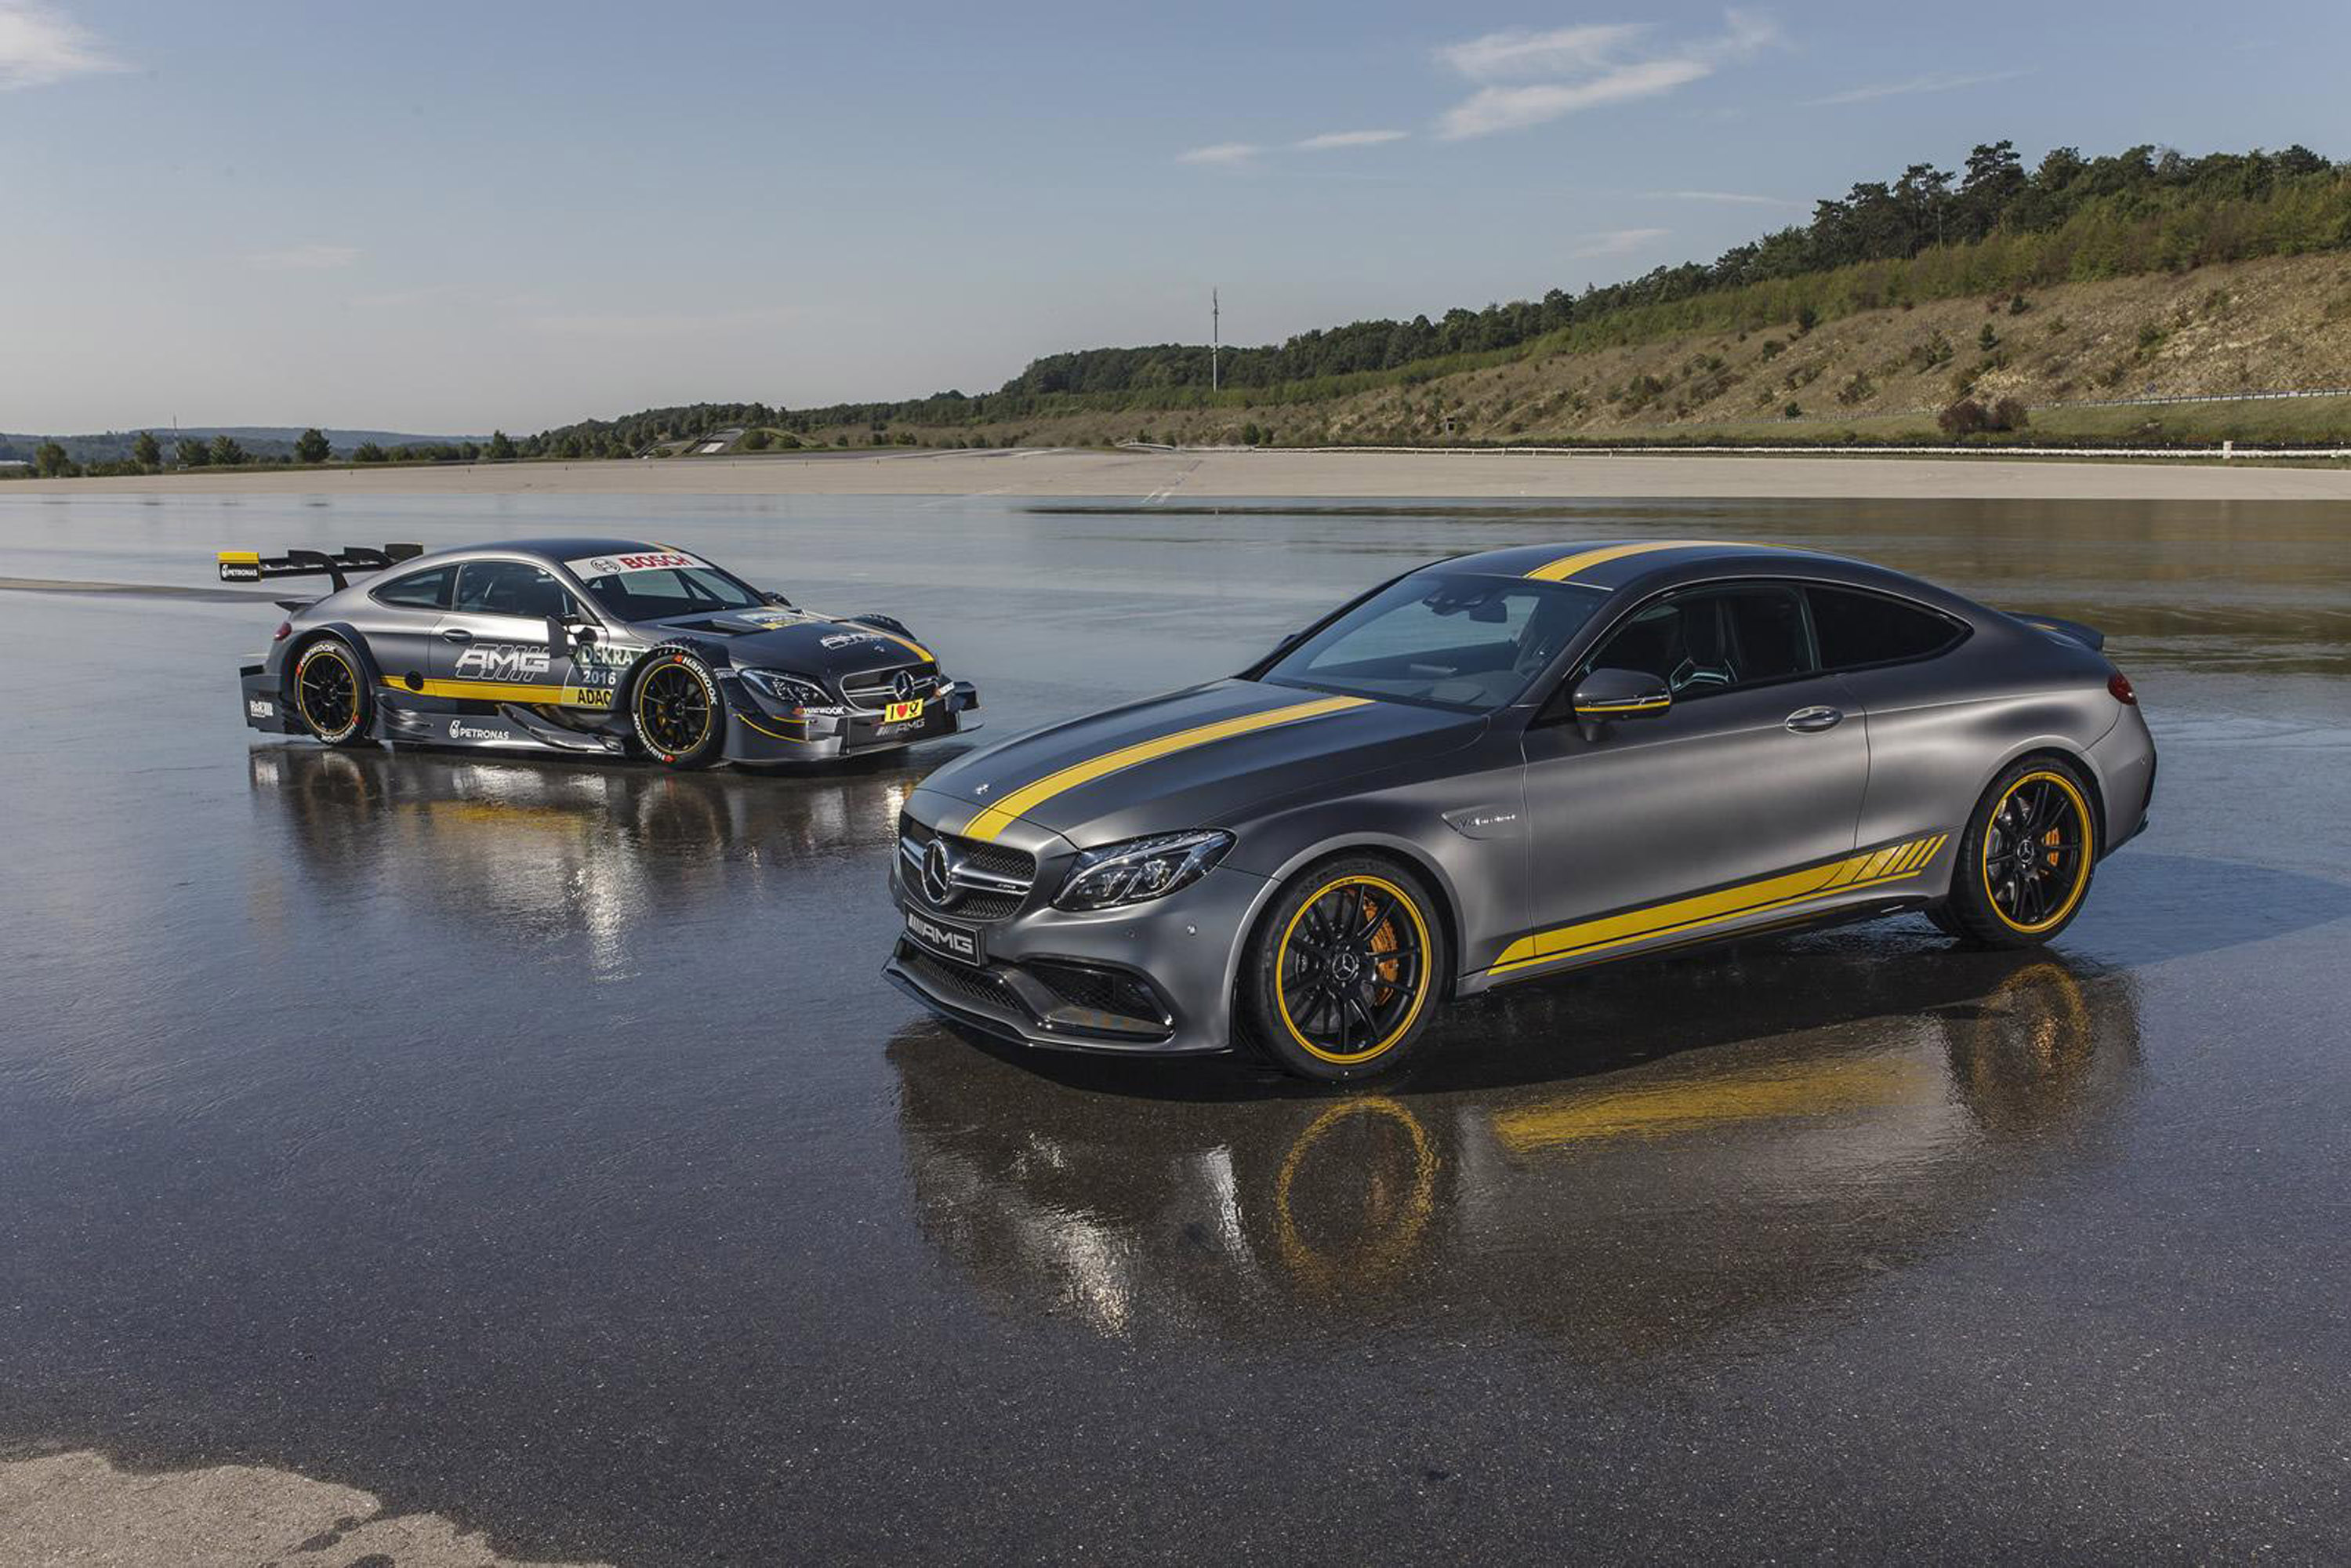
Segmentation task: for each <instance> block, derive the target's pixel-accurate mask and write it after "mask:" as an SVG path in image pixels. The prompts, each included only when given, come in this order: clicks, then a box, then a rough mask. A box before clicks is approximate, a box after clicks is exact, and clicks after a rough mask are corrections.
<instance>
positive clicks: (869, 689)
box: [841, 664, 939, 713]
mask: <svg viewBox="0 0 2351 1568" xmlns="http://www.w3.org/2000/svg"><path fill="white" fill-rule="evenodd" d="M909 673H911V674H913V675H914V682H915V685H916V688H917V689H918V690H919V691H920V692H921V694H922V695H924V696H929V695H931V688H932V687H934V686H935V685H937V684H938V679H939V667H938V666H937V665H936V664H896V665H893V666H892V667H891V668H889V669H886V670H860V671H858V672H857V673H856V674H853V675H843V676H842V677H841V695H842V696H844V697H847V698H848V699H849V705H850V706H852V707H858V708H863V709H865V710H866V711H867V712H869V713H880V712H881V711H882V710H883V708H885V707H887V706H889V705H890V704H892V703H893V702H896V701H897V700H898V694H897V692H896V691H895V690H894V689H893V684H894V683H895V682H896V680H897V679H898V677H899V676H900V675H902V674H909Z"/></svg>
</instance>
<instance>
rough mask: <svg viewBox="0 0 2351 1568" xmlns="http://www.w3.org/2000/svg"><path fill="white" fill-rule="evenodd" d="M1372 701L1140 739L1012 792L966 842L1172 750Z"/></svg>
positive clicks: (1320, 705)
mask: <svg viewBox="0 0 2351 1568" xmlns="http://www.w3.org/2000/svg"><path fill="white" fill-rule="evenodd" d="M1370 703H1371V699H1370V698H1369V697H1323V698H1321V699H1319V700H1318V701H1315V702H1311V703H1295V704H1292V705H1291V706H1289V707H1278V708H1272V709H1269V710H1268V711H1267V712H1264V713H1249V714H1243V715H1241V716H1239V717H1238V718H1227V719H1219V720H1217V722H1216V723H1214V724H1204V725H1199V726H1197V727H1194V728H1191V729H1182V730H1177V731H1176V732H1175V734H1174V735H1163V736H1161V737H1159V738H1158V739H1156V740H1145V741H1139V742H1137V743H1136V744H1134V745H1133V746H1125V747H1120V748H1119V749H1118V750H1116V751H1109V752H1104V753H1103V754H1102V756H1100V757H1097V758H1093V759H1092V761H1089V762H1080V763H1077V764H1075V765H1074V766H1072V767H1069V768H1062V769H1061V771H1060V772H1058V773H1049V774H1047V775H1046V776H1045V777H1044V778H1042V779H1038V780H1037V782H1035V783H1034V784H1030V785H1028V786H1026V787H1024V788H1022V789H1015V790H1014V791H1013V792H1012V793H1011V794H1009V795H1007V796H1005V797H1004V799H1002V800H998V802H997V803H996V804H995V805H993V806H990V807H988V808H987V810H984V811H982V812H980V813H979V814H978V815H977V816H976V817H974V818H973V819H972V820H971V821H970V822H969V824H968V825H967V826H966V827H965V828H964V830H963V836H964V837H965V838H967V839H982V840H988V839H993V838H995V837H996V835H997V834H998V833H1000V832H1002V831H1004V830H1005V827H1006V826H1007V825H1008V823H1010V822H1011V821H1012V820H1013V819H1014V818H1015V817H1018V816H1019V815H1021V814H1022V813H1023V812H1026V811H1029V810H1033V809H1035V808H1036V807H1038V806H1040V805H1042V804H1043V803H1044V802H1045V801H1047V800H1051V799H1052V798H1053V797H1054V796H1056V795H1059V794H1061V793H1062V792H1063V791H1065V790H1070V789H1076V788H1077V787H1078V786H1079V785H1081V784H1087V783H1091V782H1092V781H1093V780H1094V779H1100V778H1102V776H1103V775H1104V774H1107V773H1116V772H1118V771H1119V770H1121V769H1122V768H1133V767H1134V766H1136V765H1137V764H1139V763H1144V762H1149V761H1151V760H1152V759H1153V758H1160V757H1165V756H1167V755H1169V754H1170V753H1172V752H1177V751H1188V750H1190V749H1191V748H1192V747H1196V746H1206V745H1207V744H1208V743H1209V742H1210V741H1213V740H1224V739H1227V738H1228V737H1232V736H1236V735H1247V734H1249V732H1251V731H1252V730H1259V729H1270V728H1272V727H1274V726H1275V725H1278V724H1295V723H1297V722H1298V721H1300V720H1301V719H1309V718H1320V717H1322V716H1323V715H1324V714H1332V713H1338V712H1341V711H1343V710H1344V709H1346V708H1353V707H1365V706H1369V705H1370Z"/></svg>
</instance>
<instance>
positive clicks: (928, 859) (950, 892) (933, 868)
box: [923, 839, 956, 909]
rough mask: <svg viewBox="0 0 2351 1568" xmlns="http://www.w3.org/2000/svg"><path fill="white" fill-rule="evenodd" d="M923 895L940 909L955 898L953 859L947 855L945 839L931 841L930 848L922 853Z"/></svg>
mask: <svg viewBox="0 0 2351 1568" xmlns="http://www.w3.org/2000/svg"><path fill="white" fill-rule="evenodd" d="M923 893H924V895H925V897H927V898H929V899H930V901H931V902H932V903H933V904H936V905H937V906H938V907H940V908H941V909H945V908H946V906H947V904H949V903H950V902H951V901H952V900H953V899H954V898H955V896H956V885H955V858H954V856H952V855H951V854H949V853H948V852H947V845H946V840H945V839H933V840H932V841H931V847H930V848H928V849H926V850H925V851H924V852H923Z"/></svg>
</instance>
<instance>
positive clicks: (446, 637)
mask: <svg viewBox="0 0 2351 1568" xmlns="http://www.w3.org/2000/svg"><path fill="white" fill-rule="evenodd" d="M473 640H474V634H473V633H472V632H468V631H466V630H465V628H464V627H463V626H448V627H444V628H443V629H442V632H441V641H443V642H444V643H470V642H472V641H473ZM1789 722H1790V723H1791V724H1792V723H1794V722H1795V721H1794V720H1793V719H1791V720H1789Z"/></svg>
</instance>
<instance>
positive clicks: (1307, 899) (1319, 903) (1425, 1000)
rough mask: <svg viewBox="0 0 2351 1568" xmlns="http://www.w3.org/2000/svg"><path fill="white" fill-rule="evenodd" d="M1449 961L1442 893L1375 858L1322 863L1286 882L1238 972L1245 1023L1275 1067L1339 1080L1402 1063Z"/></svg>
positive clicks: (1354, 857) (1426, 1016)
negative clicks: (1439, 895) (1440, 900)
mask: <svg viewBox="0 0 2351 1568" xmlns="http://www.w3.org/2000/svg"><path fill="white" fill-rule="evenodd" d="M1447 962H1448V953H1447V934H1446V930H1445V925H1444V922H1443V921H1441V920H1440V919H1438V918H1437V900H1436V899H1435V898H1434V897H1433V896H1432V895H1431V894H1429V892H1428V889H1427V887H1426V884H1425V883H1423V882H1422V881H1421V879H1420V877H1419V876H1418V875H1417V874H1416V873H1413V872H1411V871H1408V870H1406V869H1405V867H1403V866H1402V865H1399V864H1397V863H1396V862H1394V861H1391V860H1389V859H1387V858H1385V857H1384V856H1380V855H1348V856H1344V857H1342V858H1339V859H1335V860H1330V861H1325V862H1322V864H1321V865H1318V866H1315V867H1312V868H1311V869H1310V870H1308V871H1306V872H1304V873H1301V874H1300V875H1299V876H1297V877H1296V878H1294V879H1292V880H1291V882H1290V884H1289V885H1288V886H1286V887H1284V888H1283V889H1282V890H1281V893H1280V895H1279V896H1277V897H1276V898H1275V899H1274V901H1273V904H1272V906H1271V908H1270V909H1269V910H1268V911H1267V912H1266V915H1265V918H1264V919H1263V920H1262V921H1261V922H1260V923H1259V926H1258V930H1257V935H1256V936H1254V937H1253V938H1252V939H1251V942H1250V946H1249V952H1248V953H1247V954H1246V955H1245V956H1244V957H1243V961H1242V968H1241V998H1240V1000H1241V1021H1242V1023H1243V1025H1244V1026H1245V1028H1246V1029H1247V1030H1248V1034H1249V1039H1250V1040H1252V1041H1253V1042H1254V1043H1255V1044H1256V1045H1257V1046H1258V1048H1259V1050H1261V1051H1264V1053H1265V1054H1266V1055H1267V1056H1269V1057H1270V1058H1271V1059H1272V1061H1274V1063H1275V1064H1276V1065H1277V1066H1280V1067H1281V1068H1282V1069H1284V1070H1285V1071H1290V1072H1294V1073H1296V1074H1298V1075H1299V1076H1300V1077H1302V1078H1314V1079H1320V1080H1322V1082H1333V1083H1335V1082H1344V1081H1346V1080H1349V1079H1355V1078H1363V1077H1366V1076H1368V1075H1369V1074H1371V1073H1374V1072H1384V1071H1389V1070H1390V1069H1392V1068H1395V1067H1396V1066H1397V1065H1399V1064H1400V1063H1401V1062H1403V1061H1404V1060H1405V1057H1406V1056H1408V1055H1409V1054H1410V1053H1411V1051H1412V1049H1413V1047H1414V1046H1416V1044H1418V1043H1419V1041H1420V1039H1421V1036H1422V1035H1423V1034H1424V1033H1425V1032H1426V1030H1427V1028H1428V1020H1429V1016H1430V1014H1431V1013H1432V1011H1433V1010H1434V1006H1433V1004H1434V1003H1435V1001H1436V999H1437V993H1438V990H1439V988H1440V983H1441V980H1442V978H1443V977H1444V975H1445V974H1446V972H1447V970H1446V965H1447Z"/></svg>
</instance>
